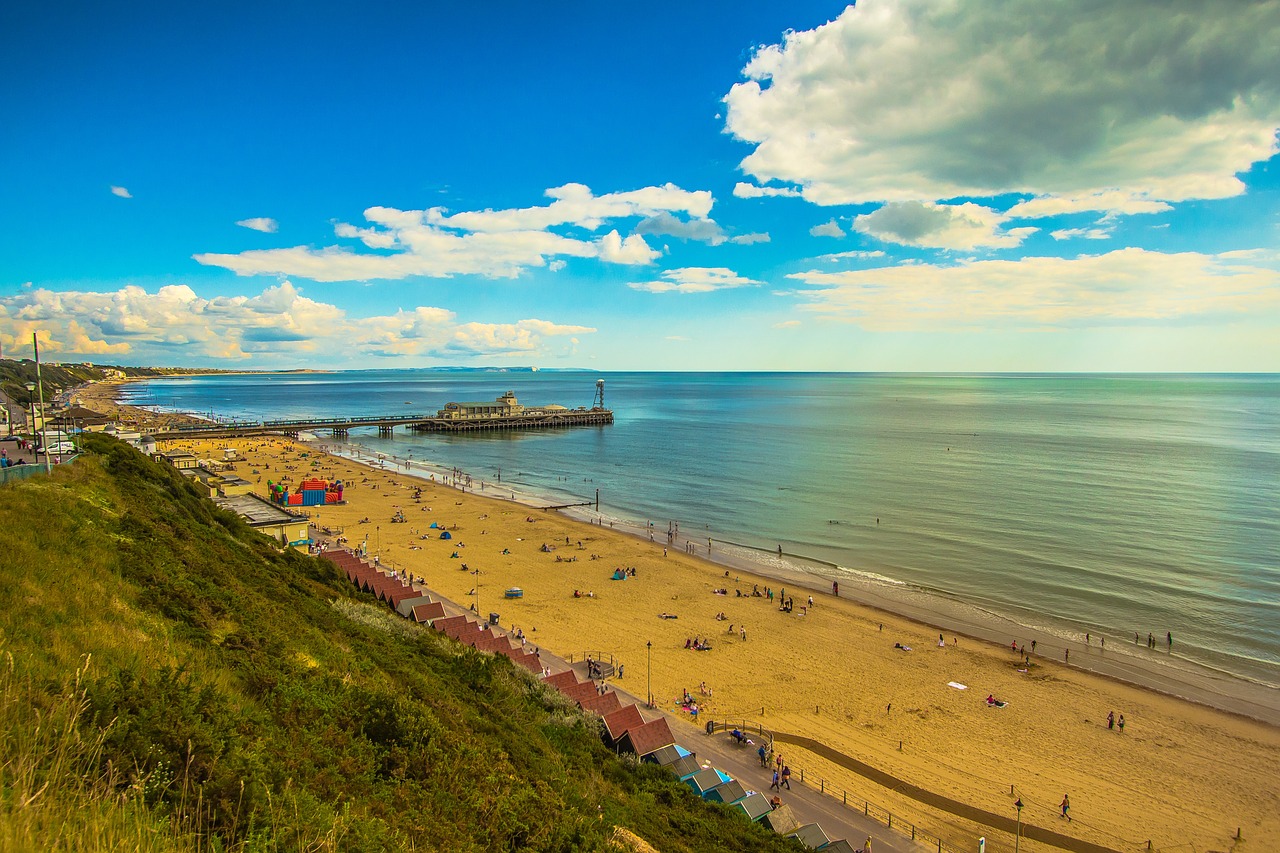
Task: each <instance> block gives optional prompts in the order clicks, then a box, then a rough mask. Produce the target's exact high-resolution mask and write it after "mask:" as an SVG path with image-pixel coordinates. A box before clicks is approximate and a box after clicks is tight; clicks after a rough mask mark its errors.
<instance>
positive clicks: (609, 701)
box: [578, 690, 622, 717]
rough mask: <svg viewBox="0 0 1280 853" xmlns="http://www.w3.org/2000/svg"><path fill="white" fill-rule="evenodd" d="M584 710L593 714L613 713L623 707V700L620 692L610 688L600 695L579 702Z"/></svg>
mask: <svg viewBox="0 0 1280 853" xmlns="http://www.w3.org/2000/svg"><path fill="white" fill-rule="evenodd" d="M578 705H579V706H580V707H581V708H582V710H584V711H587V712H588V713H591V714H598V715H599V716H601V717H603V716H605V715H606V714H612V713H613V712H614V711H616V710H618V709H619V708H621V707H622V700H621V699H619V698H618V694H617V693H614V692H613V691H612V690H610V691H609V692H608V693H603V694H601V695H599V696H595V697H592V698H590V699H586V700H583V701H581V702H579V703H578Z"/></svg>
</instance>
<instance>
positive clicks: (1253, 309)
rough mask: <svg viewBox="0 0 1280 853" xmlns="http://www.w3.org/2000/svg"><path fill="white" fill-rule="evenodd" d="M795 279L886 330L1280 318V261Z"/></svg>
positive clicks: (920, 268)
mask: <svg viewBox="0 0 1280 853" xmlns="http://www.w3.org/2000/svg"><path fill="white" fill-rule="evenodd" d="M1268 264H1270V266H1268ZM788 277H789V278H792V279H795V280H798V281H801V282H804V283H805V284H807V285H810V287H811V289H808V290H802V291H799V292H798V294H797V295H798V296H800V297H801V298H802V299H803V300H805V302H804V304H803V306H802V307H803V308H805V309H807V310H810V311H813V312H817V313H819V314H824V315H829V316H833V317H838V318H844V319H847V320H850V321H852V322H856V323H858V324H859V325H862V326H864V327H866V328H869V329H879V330H936V329H941V328H945V329H957V328H961V329H963V328H987V327H1015V328H1027V327H1068V326H1114V325H1123V324H1149V323H1171V322H1173V323H1186V322H1195V321H1207V320H1210V319H1212V320H1222V319H1224V318H1225V319H1233V318H1234V319H1240V318H1244V317H1246V316H1249V315H1257V314H1258V313H1261V312H1267V311H1269V312H1276V311H1277V310H1280V272H1278V271H1277V264H1276V261H1275V259H1274V258H1271V259H1269V260H1268V259H1266V258H1258V257H1256V256H1251V257H1246V258H1241V257H1236V256H1230V255H1205V254H1198V253H1194V252H1184V253H1179V254H1163V253H1160V252H1148V251H1144V250H1142V249H1121V250H1118V251H1115V252H1109V253H1107V254H1103V255H1094V256H1088V255H1086V256H1081V257H1078V258H1074V259H1071V258H1049V257H1036V258H1023V259H1021V260H1017V261H1003V260H984V261H969V262H965V263H962V264H958V265H956V266H950V267H947V266H938V265H934V264H917V265H913V266H898V267H887V268H882V269H872V270H854V271H849V272H837V273H826V272H819V271H809V272H803V273H795V274H793V275H790V276H788Z"/></svg>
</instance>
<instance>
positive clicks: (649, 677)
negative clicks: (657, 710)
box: [644, 640, 653, 708]
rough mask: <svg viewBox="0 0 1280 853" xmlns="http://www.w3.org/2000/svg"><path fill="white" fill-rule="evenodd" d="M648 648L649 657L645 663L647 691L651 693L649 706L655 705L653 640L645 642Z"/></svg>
mask: <svg viewBox="0 0 1280 853" xmlns="http://www.w3.org/2000/svg"><path fill="white" fill-rule="evenodd" d="M644 647H645V648H646V649H647V650H648V658H647V660H646V661H645V664H644V677H645V682H646V685H647V686H646V688H645V692H646V693H648V694H649V707H650V708H652V707H653V641H652V640H650V641H649V642H647V643H645V644H644Z"/></svg>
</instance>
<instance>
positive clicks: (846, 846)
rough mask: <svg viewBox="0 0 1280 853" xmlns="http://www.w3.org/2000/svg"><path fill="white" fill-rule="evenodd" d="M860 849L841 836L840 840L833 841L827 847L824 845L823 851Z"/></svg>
mask: <svg viewBox="0 0 1280 853" xmlns="http://www.w3.org/2000/svg"><path fill="white" fill-rule="evenodd" d="M859 849H860V848H858V847H854V846H853V844H852V843H850V842H849V841H848V840H846V839H844V838H841V839H840V840H839V841H832V842H831V843H830V844H828V845H827V846H826V847H823V848H822V853H858V851H859Z"/></svg>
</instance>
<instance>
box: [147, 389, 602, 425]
mask: <svg viewBox="0 0 1280 853" xmlns="http://www.w3.org/2000/svg"><path fill="white" fill-rule="evenodd" d="M612 423H613V411H612V410H611V409H606V408H605V407H604V380H603V379H600V380H598V381H597V382H596V397H595V402H594V405H592V407H591V408H590V409H588V408H585V407H581V406H580V407H578V408H576V409H567V408H565V407H564V406H556V405H551V406H522V405H520V403H519V402H518V401H517V400H516V396H515V393H514V392H512V391H508V392H507V393H505V394H503V395H502V396H501V397H499V398H498V399H497V400H494V401H491V402H488V401H486V402H482V403H449V404H448V405H446V406H445V407H444V408H443V409H440V410H439V411H438V412H436V413H435V414H434V415H406V414H403V413H402V414H397V415H374V416H365V417H354V418H291V419H285V420H263V421H235V422H232V423H209V424H180V425H177V426H173V427H170V428H169V429H164V430H158V431H155V432H153V435H155V436H156V437H157V438H233V437H236V436H249V435H267V434H276V435H287V436H290V437H292V438H297V437H298V434H299V433H302V432H328V433H330V434H332V435H333V436H334V437H335V438H346V437H347V435H348V434H349V433H350V432H351V430H353V429H361V428H370V427H377V428H378V435H379V436H381V437H383V438H390V437H391V436H392V435H394V434H395V429H396V427H405V428H407V429H409V430H411V431H413V432H454V433H458V432H480V431H489V430H509V429H521V430H523V429H556V428H561V427H574V426H607V425H609V424H612Z"/></svg>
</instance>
